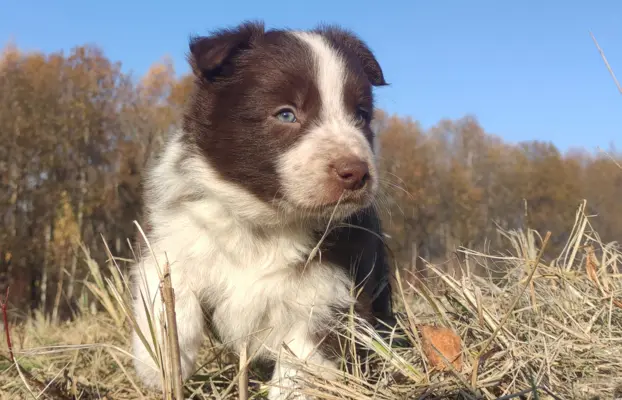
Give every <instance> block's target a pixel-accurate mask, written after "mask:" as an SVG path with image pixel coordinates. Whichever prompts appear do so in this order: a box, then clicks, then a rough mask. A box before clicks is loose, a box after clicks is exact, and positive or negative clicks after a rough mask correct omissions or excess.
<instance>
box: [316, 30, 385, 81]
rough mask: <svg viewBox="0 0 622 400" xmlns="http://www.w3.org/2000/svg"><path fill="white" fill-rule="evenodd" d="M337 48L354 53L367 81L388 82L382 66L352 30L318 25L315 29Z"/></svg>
mask: <svg viewBox="0 0 622 400" xmlns="http://www.w3.org/2000/svg"><path fill="white" fill-rule="evenodd" d="M316 31H317V32H319V33H320V34H321V35H323V36H324V37H325V38H326V39H328V41H329V42H330V43H331V44H332V45H333V46H335V48H337V49H338V50H342V51H345V52H346V54H348V53H349V54H354V55H355V56H356V57H357V58H358V60H359V61H360V62H361V65H362V67H363V71H365V74H366V75H367V78H368V79H369V82H370V83H371V84H372V85H374V86H385V85H388V83H387V82H386V81H385V79H384V74H383V73H382V68H380V64H379V63H378V61H377V60H376V57H375V56H374V54H373V53H372V51H371V50H370V49H369V47H368V46H367V44H365V42H363V41H362V40H361V39H360V38H359V37H358V36H356V35H355V34H354V33H353V32H351V31H348V30H346V29H343V28H341V27H338V26H335V25H325V26H320V27H319V28H317V29H316Z"/></svg>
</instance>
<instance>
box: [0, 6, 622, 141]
mask: <svg viewBox="0 0 622 400" xmlns="http://www.w3.org/2000/svg"><path fill="white" fill-rule="evenodd" d="M24 3H26V2H22V3H20V4H16V3H10V4H9V5H8V7H7V6H5V7H4V8H5V10H6V11H8V12H5V13H3V16H4V18H2V16H0V21H1V22H2V23H0V44H1V45H2V47H3V48H4V47H5V46H6V45H8V44H9V43H13V44H15V45H16V46H17V48H18V49H20V50H22V51H41V52H44V53H51V52H56V51H63V52H65V53H68V52H69V51H70V50H71V49H72V48H74V47H76V46H80V45H85V44H93V45H96V46H98V47H99V48H101V49H102V50H103V52H104V54H105V55H106V57H108V58H109V59H110V60H111V61H113V62H120V63H121V65H122V70H123V72H125V73H132V74H133V75H134V76H135V77H139V76H141V75H143V74H144V73H145V72H147V70H148V68H149V67H150V66H151V65H152V64H153V63H155V62H158V61H161V60H163V59H164V57H166V56H168V57H170V59H171V61H172V62H173V65H174V68H175V71H176V75H177V76H179V75H182V74H185V73H188V72H189V68H188V66H187V63H186V60H185V54H186V52H187V46H188V38H189V37H190V36H191V35H195V34H199V35H205V34H208V33H209V31H211V30H214V29H218V28H222V27H230V26H234V25H237V24H238V23H240V22H242V21H244V20H249V19H254V20H257V19H259V20H263V21H265V24H266V28H267V29H270V28H286V27H289V28H295V29H309V28H312V27H314V26H316V25H318V24H320V23H336V24H339V25H341V26H344V27H345V28H348V29H351V30H353V31H354V32H355V33H357V34H358V35H359V36H360V37H361V38H362V39H363V40H364V41H365V42H367V43H368V44H369V46H370V47H371V49H372V51H373V52H374V53H375V55H376V57H377V59H378V61H379V62H380V65H381V67H382V68H383V70H384V73H385V77H386V79H387V81H388V82H389V83H390V86H388V87H384V88H378V89H377V90H376V97H377V107H378V108H380V109H382V110H383V111H385V112H387V113H388V114H390V115H399V116H400V117H410V118H412V119H413V120H415V121H417V122H419V123H420V124H421V126H422V128H423V129H429V128H430V127H432V126H434V125H435V124H437V123H438V122H440V121H441V120H442V119H452V120H456V119H460V118H462V117H465V116H467V115H470V116H474V117H475V118H476V119H477V120H478V121H479V123H480V125H481V126H482V128H483V129H484V131H485V132H486V133H489V134H493V135H496V136H499V137H500V138H502V139H503V140H504V141H505V142H506V143H512V144H516V143H518V142H523V141H531V140H540V141H546V142H551V143H553V144H554V145H555V146H556V147H557V148H558V149H559V150H560V151H561V152H562V153H566V152H568V151H569V150H575V149H583V150H586V151H588V152H590V153H593V152H596V151H598V149H597V147H600V148H601V149H602V150H605V151H607V150H610V146H611V145H613V146H614V148H617V147H619V145H620V143H621V140H620V139H621V138H622V112H620V108H621V107H622V96H621V95H620V93H619V92H618V90H617V88H616V85H615V83H614V81H613V79H612V77H611V75H610V74H609V71H608V70H607V67H606V66H605V63H604V62H603V60H602V58H601V56H600V54H599V53H598V50H597V48H596V46H595V45H594V43H593V41H592V38H591V37H590V31H591V32H592V33H593V34H594V35H595V37H596V39H597V40H598V42H599V45H600V46H601V48H602V49H603V51H604V53H605V55H606V57H607V59H608V61H609V63H610V65H611V68H612V69H613V71H614V72H618V73H619V74H622V72H621V71H622V24H619V23H618V22H617V21H619V20H622V18H621V17H622V3H616V2H614V1H605V2H601V3H599V7H591V8H590V7H587V6H584V5H581V6H575V7H572V8H570V7H567V6H566V7H564V3H562V2H561V1H551V2H548V3H547V4H546V5H538V4H537V3H536V2H535V1H533V0H532V1H527V2H523V3H521V4H509V3H506V4H495V3H492V2H478V3H477V4H469V5H466V4H463V3H459V2H445V3H444V4H451V5H452V7H451V8H445V9H443V7H442V6H441V5H440V3H435V5H429V4H423V3H422V2H413V3H410V4H407V3H406V2H394V4H396V6H394V7H388V6H386V5H385V6H384V7H383V8H382V9H373V8H372V7H366V6H365V5H366V2H350V1H347V2H342V3H339V4H332V3H328V2H326V1H320V2H315V3H313V4H311V5H307V4H302V5H301V4H296V7H295V8H294V7H287V4H282V3H276V2H271V1H269V2H263V3H262V4H261V5H259V4H257V3H252V2H248V1H243V2H242V4H241V5H240V6H239V7H238V9H237V10H236V11H235V12H231V11H230V10H229V9H228V7H225V6H222V5H215V6H211V7H210V6H208V5H203V4H201V3H199V2H197V1H189V2H187V3H186V4H185V5H184V6H177V7H167V6H165V5H163V4H147V3H145V2H142V1H138V2H134V3H131V4H126V3H121V2H120V1H118V0H113V1H110V2H107V3H106V4H105V5H103V4H91V5H88V6H86V5H84V4H83V3H79V2H77V1H73V0H72V1H62V2H60V3H56V5H55V6H52V5H49V4H43V5H37V6H36V8H35V11H31V9H30V7H29V6H28V5H25V4H24ZM59 4H61V5H60V6H59ZM369 4H372V3H369ZM327 6H330V10H331V13H330V14H329V15H330V16H331V18H327V17H326V15H327V14H328V13H324V12H322V10H325V9H326V8H327ZM366 8H369V9H373V12H374V15H373V16H372V15H370V14H369V12H367V11H366ZM289 10H294V11H295V12H288V11H289ZM395 10H397V11H395ZM322 14H324V15H322ZM8 16H11V18H6V17H8ZM335 16H337V17H335ZM616 20H617V21H616ZM108 21H116V22H115V23H114V24H113V26H112V27H111V26H110V24H109V22H108ZM385 21H386V23H387V24H388V27H386V25H385V27H382V26H381V25H382V23H383V22H385ZM529 24H531V27H528V25H529ZM405 49H406V51H405Z"/></svg>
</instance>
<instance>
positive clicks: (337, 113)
mask: <svg viewBox="0 0 622 400" xmlns="http://www.w3.org/2000/svg"><path fill="white" fill-rule="evenodd" d="M295 35H296V36H297V37H298V38H299V39H300V40H302V41H304V42H305V43H306V44H307V46H309V48H310V50H311V54H312V57H313V60H314V61H315V73H316V77H317V78H316V79H317V80H316V82H317V85H318V89H319V92H320V98H321V101H322V119H323V120H325V121H329V120H332V119H340V120H343V122H345V121H347V119H348V118H347V115H346V114H345V110H344V107H343V87H344V82H345V78H346V68H345V65H344V62H343V60H342V59H341V57H340V56H339V54H337V52H336V51H335V50H333V49H332V48H331V46H330V45H329V44H328V43H327V42H326V40H325V39H324V38H323V37H322V36H321V35H319V34H317V33H310V32H296V33H295Z"/></svg>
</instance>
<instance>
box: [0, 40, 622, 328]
mask: <svg viewBox="0 0 622 400" xmlns="http://www.w3.org/2000/svg"><path fill="white" fill-rule="evenodd" d="M190 88H191V78H190V77H189V76H182V77H177V76H176V74H175V70H174V67H173V64H172V62H170V60H168V59H163V60H162V61H159V62H156V63H154V64H153V65H152V66H151V68H150V69H149V71H148V72H147V73H146V74H145V75H144V76H142V77H139V78H138V79H137V78H136V77H133V76H131V75H129V74H127V73H125V72H123V71H122V68H121V64H120V63H118V62H114V61H112V60H110V59H108V58H107V57H106V56H105V54H103V52H102V51H101V50H100V49H99V48H97V47H96V46H79V47H76V48H74V49H72V50H71V51H70V52H69V53H68V54H65V53H62V52H56V53H50V54H43V53H38V52H28V53H26V52H23V51H20V50H19V49H18V48H17V47H16V46H13V45H9V46H7V47H6V48H4V49H3V50H2V53H1V54H0V217H1V219H0V253H1V254H0V255H1V256H2V259H0V265H1V268H0V293H4V291H5V290H6V287H7V286H10V290H11V304H12V306H13V309H14V312H15V314H16V315H21V316H25V315H28V313H29V312H30V311H31V310H34V309H41V310H44V311H45V313H46V314H47V315H48V316H49V317H50V318H52V319H55V320H58V319H61V318H67V317H68V316H70V315H71V313H72V312H73V311H75V309H76V307H75V304H76V301H77V300H78V299H79V298H81V297H82V296H85V295H86V294H85V291H84V285H82V282H83V281H84V279H86V278H87V277H88V268H87V267H86V265H85V262H84V253H83V248H82V247H81V246H82V245H83V246H84V248H86V249H88V250H89V252H90V255H91V256H92V257H93V258H94V259H95V260H97V261H99V262H101V263H104V262H106V260H107V259H108V257H107V253H106V248H109V249H110V250H111V251H112V253H113V254H114V255H115V256H119V257H123V258H132V249H131V246H130V243H131V241H132V240H133V238H134V237H135V236H136V232H137V229H136V227H135V225H134V223H133V221H134V220H138V221H139V222H140V217H141V210H142V203H141V176H142V172H143V170H144V168H145V166H146V163H147V162H148V160H149V158H150V157H151V156H152V155H153V154H155V153H157V152H158V150H159V149H160V148H161V146H162V145H163V143H164V141H165V139H166V137H167V135H168V134H169V133H170V132H171V131H173V130H175V129H178V128H179V122H180V121H179V119H180V115H181V112H182V111H183V107H184V103H185V100H186V99H187V98H188V94H189V90H190ZM374 129H375V131H376V132H377V135H378V138H379V142H380V146H379V160H380V167H381V171H382V173H381V175H382V178H381V180H382V189H383V190H382V193H383V194H382V196H381V197H380V198H379V199H378V202H377V207H378V209H379V210H380V211H381V215H382V218H383V222H384V226H385V229H386V231H387V234H388V236H389V237H388V238H387V243H388V245H389V246H390V248H391V250H392V252H393V254H394V256H395V260H396V261H397V264H398V265H399V266H400V268H402V269H403V270H405V271H417V273H418V274H419V275H421V276H425V268H424V267H422V266H421V263H420V262H419V261H418V260H420V258H423V259H426V260H429V261H432V262H439V263H442V262H444V260H448V259H451V258H452V257H455V256H456V250H457V249H458V248H460V247H461V246H463V247H468V248H472V249H483V250H486V251H503V248H504V247H503V244H504V242H503V238H502V236H501V235H500V233H499V228H500V229H504V230H509V229H524V228H526V227H529V228H533V229H536V230H537V231H539V232H541V233H544V232H545V231H547V230H550V231H551V232H552V233H553V236H552V241H551V246H550V247H549V250H550V251H551V252H554V251H556V250H559V249H560V247H561V246H563V244H564V243H565V240H566V239H567V238H568V235H569V234H570V230H571V228H572V224H573V222H574V217H575V212H576V209H577V207H578V205H579V203H580V202H581V200H582V199H587V201H588V212H589V213H591V214H594V215H595V217H594V218H593V220H592V223H593V225H594V226H595V228H596V229H597V231H598V232H599V233H600V235H601V237H602V238H603V240H605V241H614V240H620V239H622V207H620V199H622V169H620V168H619V166H618V165H616V162H617V164H622V156H621V155H620V154H619V153H617V152H616V150H615V149H609V151H608V153H607V154H604V153H596V154H593V153H589V152H587V151H570V152H566V153H562V152H561V151H560V150H559V149H558V148H556V147H555V146H554V145H553V144H552V143H549V142H545V141H530V142H524V143H519V144H509V143H506V142H504V141H503V140H502V139H501V138H499V137H497V136H494V135H491V134H488V133H486V132H485V130H484V128H483V127H482V126H481V125H480V124H479V123H478V121H477V119H476V118H475V117H474V116H465V117H463V118H460V119H457V120H442V121H439V122H438V123H437V124H436V125H435V126H433V127H432V128H430V129H423V128H422V127H421V125H420V124H419V123H417V122H416V121H414V120H412V119H410V118H405V117H400V116H396V115H389V114H387V113H385V112H383V111H381V110H380V111H378V112H377V115H376V118H375V120H374ZM587 137H589V132H586V144H587V145H589V140H587ZM551 254H553V253H551Z"/></svg>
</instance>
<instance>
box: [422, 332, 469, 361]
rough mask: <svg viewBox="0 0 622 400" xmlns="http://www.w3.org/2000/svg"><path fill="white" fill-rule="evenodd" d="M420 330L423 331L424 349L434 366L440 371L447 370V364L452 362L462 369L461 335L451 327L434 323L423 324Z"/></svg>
mask: <svg viewBox="0 0 622 400" xmlns="http://www.w3.org/2000/svg"><path fill="white" fill-rule="evenodd" d="M419 331H420V332H421V342H422V344H423V351H424V353H425V355H426V357H427V359H428V361H429V362H430V364H431V365H432V366H433V367H434V368H436V369H437V370H439V371H446V370H448V369H449V367H448V366H447V365H446V364H447V362H450V363H451V364H452V365H453V367H454V368H455V369H456V370H457V371H460V370H461V369H462V344H461V341H460V336H458V335H456V334H455V333H454V332H453V331H452V330H451V329H448V328H444V327H435V326H432V325H421V326H420V327H419ZM439 353H440V354H439ZM441 354H442V355H441ZM443 357H445V359H446V360H444V359H443Z"/></svg>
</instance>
